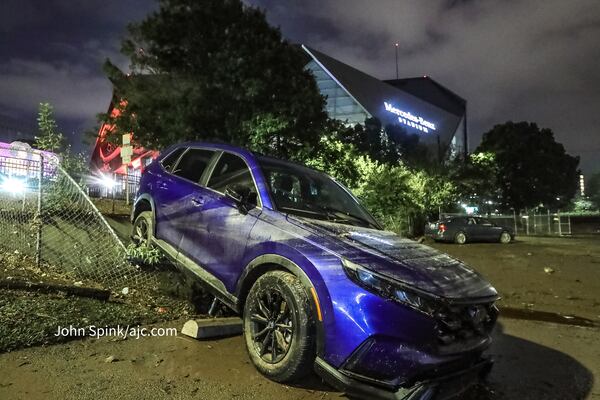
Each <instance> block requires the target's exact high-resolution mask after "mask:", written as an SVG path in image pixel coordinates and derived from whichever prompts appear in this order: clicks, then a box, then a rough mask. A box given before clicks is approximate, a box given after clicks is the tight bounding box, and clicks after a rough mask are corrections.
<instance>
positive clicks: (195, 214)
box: [180, 152, 261, 292]
mask: <svg viewBox="0 0 600 400" xmlns="http://www.w3.org/2000/svg"><path fill="white" fill-rule="evenodd" d="M228 185H244V186H246V187H248V188H249V189H250V190H251V191H252V192H253V193H254V194H256V196H255V197H254V198H255V201H254V202H255V203H256V207H254V208H252V209H250V210H249V211H248V212H247V213H242V212H240V210H239V209H238V206H237V204H236V203H235V202H234V201H233V200H232V199H230V198H229V197H227V196H225V189H226V188H227V186H228ZM257 193H258V191H257V189H256V185H255V183H254V179H253V177H252V174H251V172H250V169H249V168H248V165H247V164H246V162H245V161H244V160H243V159H242V158H241V157H240V156H238V155H236V154H233V153H228V152H223V153H222V154H221V155H220V156H219V159H218V160H217V161H216V163H215V164H214V167H213V168H212V172H211V174H210V176H209V178H208V179H207V180H206V188H204V189H203V190H198V194H201V196H202V203H203V204H202V206H201V207H197V208H195V209H193V210H191V211H190V212H189V213H188V215H187V218H188V228H187V229H186V230H185V234H184V236H183V241H182V243H181V247H180V250H181V252H182V253H184V254H185V255H187V256H188V257H189V258H191V259H192V260H193V261H194V262H196V263H197V264H198V265H200V266H201V267H202V268H204V269H205V270H207V271H208V272H210V273H211V274H212V275H214V276H216V277H217V278H218V279H219V280H220V281H221V282H223V284H224V285H225V287H226V288H227V290H229V291H230V292H231V291H233V288H234V286H235V283H236V282H237V279H238V277H239V275H240V273H241V271H242V269H243V267H244V265H242V261H243V260H244V254H245V251H246V245H247V240H248V236H249V234H250V231H251V230H252V227H253V226H254V224H255V223H256V220H257V217H258V215H260V213H261V208H260V206H261V203H260V198H259V196H258V194H257Z"/></svg>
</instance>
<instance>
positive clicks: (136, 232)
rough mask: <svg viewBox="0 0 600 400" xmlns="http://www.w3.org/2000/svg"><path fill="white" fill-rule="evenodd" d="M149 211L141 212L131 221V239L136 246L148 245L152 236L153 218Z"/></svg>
mask: <svg viewBox="0 0 600 400" xmlns="http://www.w3.org/2000/svg"><path fill="white" fill-rule="evenodd" d="M152 217H153V216H152V212H151V211H143V212H141V213H140V214H139V215H138V216H137V217H136V218H135V221H134V222H133V229H132V232H131V240H132V241H133V243H135V245H136V246H141V245H146V246H148V245H149V244H150V242H151V241H152V237H153V236H154V219H153V218H152Z"/></svg>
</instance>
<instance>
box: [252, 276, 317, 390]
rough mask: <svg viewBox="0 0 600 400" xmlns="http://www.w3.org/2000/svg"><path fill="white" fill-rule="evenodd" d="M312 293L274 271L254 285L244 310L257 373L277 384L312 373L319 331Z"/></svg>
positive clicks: (293, 278) (293, 277) (294, 280)
mask: <svg viewBox="0 0 600 400" xmlns="http://www.w3.org/2000/svg"><path fill="white" fill-rule="evenodd" d="M313 321H314V319H313V315H312V307H311V303H310V300H309V297H308V293H307V291H306V289H305V288H304V286H303V285H302V283H301V282H300V280H299V279H298V278H297V277H296V276H294V275H292V274H290V273H288V272H284V271H271V272H267V273H266V274H264V275H262V276H261V277H260V278H258V280H257V281H256V282H255V283H254V285H253V286H252V288H251V289H250V292H249V293H248V296H247V298H246V303H245V306H244V339H245V341H246V348H247V350H248V354H249V355H250V359H251V360H252V363H253V364H254V366H255V367H256V369H257V370H258V371H259V372H260V373H262V374H263V375H265V376H266V377H268V378H269V379H271V380H274V381H276V382H289V381H296V380H298V379H300V378H302V377H303V376H305V375H307V374H308V373H310V372H311V371H312V366H313V363H314V359H315V333H314V332H315V329H314V322H313Z"/></svg>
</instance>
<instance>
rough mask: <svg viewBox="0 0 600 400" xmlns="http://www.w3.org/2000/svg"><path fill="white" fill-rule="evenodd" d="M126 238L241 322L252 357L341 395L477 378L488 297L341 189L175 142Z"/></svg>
mask: <svg viewBox="0 0 600 400" xmlns="http://www.w3.org/2000/svg"><path fill="white" fill-rule="evenodd" d="M132 222H133V237H134V239H136V240H138V241H149V242H151V243H153V244H154V245H156V246H158V247H159V248H160V249H162V250H163V251H164V253H165V254H166V255H168V256H169V257H170V258H171V259H172V260H173V261H174V262H175V263H176V264H177V265H178V266H180V267H181V268H182V269H185V270H187V271H188V272H191V273H193V274H194V275H195V276H196V277H197V278H198V279H199V281H200V282H201V283H203V284H204V285H205V287H206V288H207V289H208V290H209V291H210V292H211V293H212V294H214V295H215V296H216V298H218V299H219V300H220V301H222V302H223V303H224V304H226V305H227V306H229V307H230V308H231V309H233V310H235V311H236V312H237V313H239V314H241V315H242V317H243V324H244V337H245V342H246V346H247V349H248V353H249V356H250V359H251V360H252V362H253V363H254V365H255V366H256V368H257V369H258V370H259V371H260V372H261V373H262V374H264V375H265V376H267V377H268V378H270V379H273V380H275V381H278V382H285V381H294V380H296V381H297V380H298V379H299V378H301V377H303V376H304V375H306V374H308V373H310V372H311V371H312V370H313V369H314V370H316V372H317V373H318V374H319V375H320V376H322V377H323V378H324V379H325V380H326V381H327V382H329V383H331V384H332V385H333V386H335V387H336V388H338V389H340V390H343V391H345V392H346V393H347V394H349V395H352V396H358V397H360V398H381V399H411V400H417V399H421V400H425V399H434V398H435V399H442V398H444V399H445V398H450V397H453V396H455V395H458V394H459V393H462V392H463V391H464V390H465V389H466V388H468V387H469V386H471V385H472V384H473V383H475V382H477V381H478V379H479V378H481V377H483V376H485V375H486V374H487V373H488V372H489V370H490V368H491V361H490V360H489V359H487V358H485V357H483V356H482V352H483V351H484V350H485V349H486V348H487V347H488V346H489V345H490V342H491V339H490V332H491V330H492V328H493V326H494V324H495V321H496V318H497V314H498V310H497V308H496V307H495V306H494V302H495V301H496V300H497V298H498V295H497V292H496V290H495V289H494V288H493V287H492V286H490V284H489V283H488V282H486V281H485V280H484V279H482V278H481V276H480V275H478V274H477V273H476V272H474V271H473V270H472V269H470V268H469V267H467V266H465V265H464V264H463V263H461V262H460V261H458V260H456V259H453V258H451V257H449V256H448V255H446V254H442V253H439V252H437V251H436V250H434V249H432V248H430V247H427V246H425V245H422V244H418V243H416V242H414V241H412V240H408V239H404V238H401V237H399V236H398V235H396V234H394V233H392V232H387V231H385V230H382V227H381V226H380V225H379V223H378V222H377V221H376V220H375V219H373V217H372V216H371V215H369V213H368V212H367V211H366V210H365V209H364V208H363V207H362V206H361V205H360V203H359V202H358V200H357V199H356V198H355V197H354V196H353V195H352V193H350V192H349V191H348V190H347V189H346V188H345V187H344V186H342V185H340V184H339V183H337V182H336V181H334V180H333V179H332V178H330V177H329V176H327V175H325V174H323V173H321V172H318V171H315V170H312V169H310V168H307V167H304V166H301V165H298V164H294V163H291V162H287V161H282V160H278V159H274V158H270V157H265V156H262V155H258V154H255V153H253V152H251V151H248V150H244V149H240V148H236V147H232V146H228V145H222V144H207V143H184V144H180V145H176V146H174V147H171V148H169V149H167V150H166V151H164V152H163V153H162V155H161V156H160V157H159V158H158V159H157V160H156V161H154V162H152V163H151V164H150V165H149V166H148V168H147V170H146V171H145V172H144V174H143V176H142V179H141V185H140V189H139V193H138V195H137V197H136V201H135V205H134V207H133V213H132Z"/></svg>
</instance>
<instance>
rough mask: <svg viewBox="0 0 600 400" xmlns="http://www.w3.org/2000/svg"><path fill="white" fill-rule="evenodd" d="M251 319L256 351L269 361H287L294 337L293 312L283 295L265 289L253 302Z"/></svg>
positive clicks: (274, 290)
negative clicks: (286, 357) (285, 359)
mask: <svg viewBox="0 0 600 400" xmlns="http://www.w3.org/2000/svg"><path fill="white" fill-rule="evenodd" d="M250 321H251V322H252V323H251V325H250V334H251V335H252V341H253V344H254V351H256V353H257V354H258V355H259V356H260V358H261V359H262V360H263V361H265V362H267V363H269V364H276V363H278V362H280V361H281V360H283V358H285V356H286V354H287V353H288V351H289V349H290V346H291V343H292V338H293V336H294V326H293V322H292V311H291V310H290V306H289V304H288V301H287V300H286V299H285V298H284V297H283V295H282V294H281V293H280V292H279V291H278V290H276V289H266V290H263V291H261V292H260V293H259V295H258V297H257V299H256V300H255V302H254V304H253V305H252V308H251V314H250Z"/></svg>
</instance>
